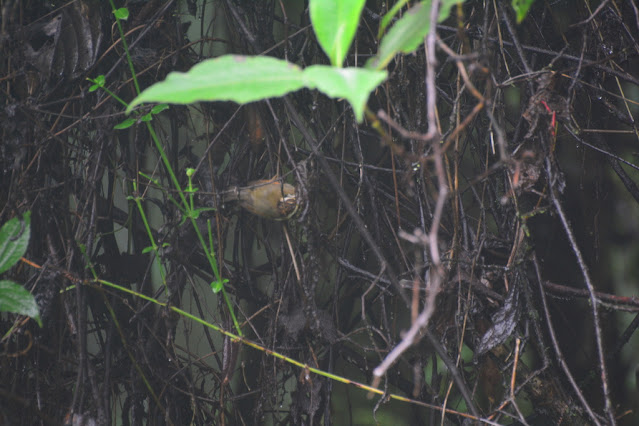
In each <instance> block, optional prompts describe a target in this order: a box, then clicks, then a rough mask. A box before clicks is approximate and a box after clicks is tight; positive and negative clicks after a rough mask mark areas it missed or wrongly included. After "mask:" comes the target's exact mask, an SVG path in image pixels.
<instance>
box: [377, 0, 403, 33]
mask: <svg viewBox="0 0 639 426" xmlns="http://www.w3.org/2000/svg"><path fill="white" fill-rule="evenodd" d="M406 3H408V0H400V1H398V2H397V3H395V5H394V6H393V8H392V9H391V10H389V11H388V13H386V15H384V17H383V18H382V21H381V22H380V24H379V31H378V32H377V38H382V35H383V34H384V31H386V27H388V24H390V22H391V21H392V20H393V18H394V17H395V15H397V13H399V10H400V9H401V8H402V7H404V5H406Z"/></svg>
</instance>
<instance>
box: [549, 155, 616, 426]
mask: <svg viewBox="0 0 639 426" xmlns="http://www.w3.org/2000/svg"><path fill="white" fill-rule="evenodd" d="M551 167H552V166H551V165H550V159H549V158H546V168H547V173H548V175H549V178H550V179H549V180H550V182H551V184H550V185H548V186H549V187H550V198H551V199H552V202H553V204H554V205H555V209H556V210H557V214H559V218H560V219H561V223H562V225H563V227H564V231H565V232H566V236H567V237H568V240H570V246H571V247H572V250H573V252H574V253H575V257H576V258H577V263H579V268H580V269H581V273H582V275H583V277H584V281H585V282H586V287H587V288H588V293H589V295H590V306H591V307H592V318H593V322H594V326H595V340H596V342H597V355H598V357H599V364H600V365H599V367H600V368H601V383H602V386H603V393H604V401H605V410H606V414H607V415H608V420H609V421H610V424H611V425H614V424H616V422H615V415H614V413H613V411H612V403H611V402H610V389H609V386H608V373H607V371H606V362H605V356H604V350H603V342H602V338H601V321H600V320H599V300H598V299H597V295H596V294H595V288H594V286H593V285H592V281H591V280H590V275H589V274H588V267H587V265H586V262H585V261H584V259H583V257H582V255H581V251H580V250H579V247H578V246H577V240H576V239H575V236H574V234H573V232H572V229H571V228H570V224H569V223H568V218H567V217H566V214H565V212H564V210H563V207H562V205H561V202H560V201H559V199H558V198H557V193H556V191H555V186H554V185H553V184H552V172H551Z"/></svg>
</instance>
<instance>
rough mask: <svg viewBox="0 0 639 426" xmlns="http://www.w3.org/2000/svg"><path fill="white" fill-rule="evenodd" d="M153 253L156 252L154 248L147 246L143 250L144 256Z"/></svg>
mask: <svg viewBox="0 0 639 426" xmlns="http://www.w3.org/2000/svg"><path fill="white" fill-rule="evenodd" d="M152 251H155V250H154V248H153V246H147V247H144V248H143V249H142V254H147V253H151V252H152Z"/></svg>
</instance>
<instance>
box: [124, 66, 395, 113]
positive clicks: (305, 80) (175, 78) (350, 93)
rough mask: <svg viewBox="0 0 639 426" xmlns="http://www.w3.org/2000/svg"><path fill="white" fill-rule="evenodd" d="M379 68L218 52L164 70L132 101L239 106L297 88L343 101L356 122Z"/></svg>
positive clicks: (379, 78)
mask: <svg viewBox="0 0 639 426" xmlns="http://www.w3.org/2000/svg"><path fill="white" fill-rule="evenodd" d="M386 75H387V74H386V72H385V71H376V70H365V69H361V68H335V67H329V66H323V65H314V66H311V67H308V68H307V69H306V70H301V69H300V68H299V67H297V66H296V65H293V64H290V63H288V62H286V61H284V60H281V59H275V58H270V57H263V56H259V57H242V56H230V55H229V56H221V57H219V58H216V59H210V60H207V61H204V62H202V63H200V64H198V65H196V66H194V67H193V68H191V70H190V71H188V72H187V73H178V72H173V73H170V74H169V75H168V77H167V79H166V80H165V81H162V82H160V83H156V84H154V85H153V86H151V87H149V88H148V89H146V90H145V91H143V92H142V93H141V94H140V96H138V97H137V98H136V99H134V100H133V102H132V103H131V104H130V106H129V109H130V108H132V107H133V106H135V105H137V104H140V103H142V102H169V103H177V104H186V103H191V102H196V101H228V100H230V101H235V102H237V103H240V104H243V103H248V102H254V101H257V100H261V99H266V98H270V97H276V96H283V95H285V94H287V93H289V92H292V91H294V90H298V89H301V88H309V89H319V90H320V91H321V92H322V93H324V94H326V95H328V96H332V97H335V98H345V99H347V100H348V101H349V102H350V104H351V106H352V107H353V111H354V112H355V116H356V118H357V120H359V121H361V120H362V118H363V115H364V107H365V105H366V101H367V100H368V96H369V95H370V92H371V91H373V90H374V89H375V87H377V85H378V84H380V83H381V82H382V81H384V79H385V78H386Z"/></svg>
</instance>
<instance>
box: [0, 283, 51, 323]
mask: <svg viewBox="0 0 639 426" xmlns="http://www.w3.org/2000/svg"><path fill="white" fill-rule="evenodd" d="M0 312H13V313H14V314H18V315H26V316H28V317H31V318H33V319H34V320H36V322H37V323H38V325H39V326H40V327H42V320H41V319H40V310H39V309H38V304H37V303H36V301H35V298H34V297H33V295H32V294H31V293H29V292H28V291H27V290H26V289H25V288H24V287H22V286H21V285H20V284H18V283H14V282H13V281H8V280H0Z"/></svg>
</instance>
